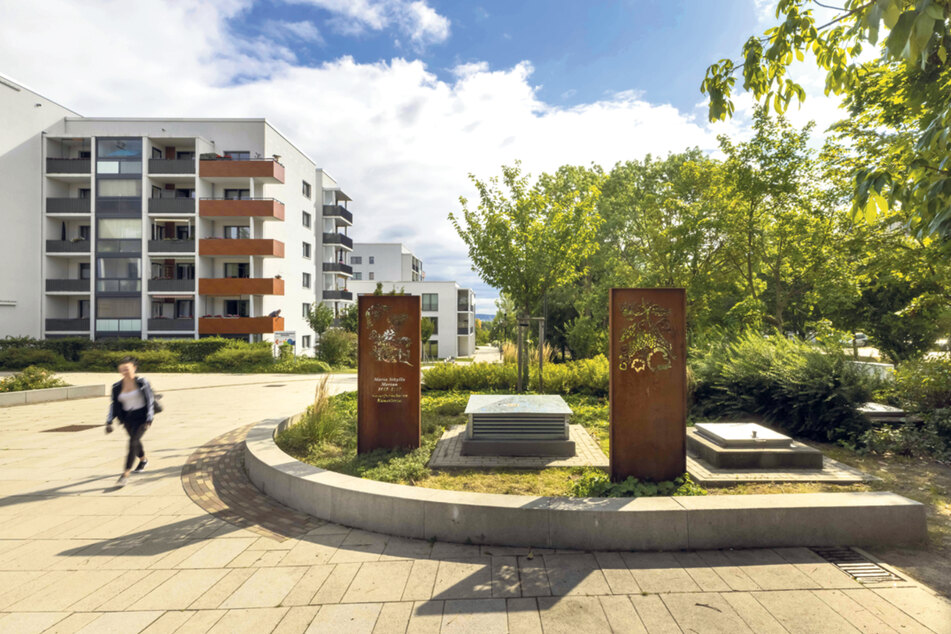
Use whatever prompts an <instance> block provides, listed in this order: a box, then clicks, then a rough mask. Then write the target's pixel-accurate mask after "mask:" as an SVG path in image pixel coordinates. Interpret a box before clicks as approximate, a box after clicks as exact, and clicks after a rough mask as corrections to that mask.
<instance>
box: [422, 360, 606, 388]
mask: <svg viewBox="0 0 951 634" xmlns="http://www.w3.org/2000/svg"><path fill="white" fill-rule="evenodd" d="M542 372H543V379H544V386H543V387H544V388H545V391H546V392H557V393H560V394H591V395H594V396H607V394H608V360H607V359H606V358H605V357H604V355H599V356H597V357H595V358H593V359H581V360H579V361H569V362H567V363H549V364H546V365H545V366H544V369H543V371H542ZM423 382H424V387H425V389H428V390H455V391H464V392H479V391H483V390H507V391H512V392H514V391H515V389H516V387H517V383H518V374H517V371H516V368H515V365H513V364H511V363H506V364H501V363H470V364H466V365H462V364H454V363H438V364H436V365H434V366H433V367H432V368H430V369H429V370H427V371H426V372H424V373H423ZM528 387H529V389H530V390H535V389H538V370H537V369H536V368H529V386H528Z"/></svg>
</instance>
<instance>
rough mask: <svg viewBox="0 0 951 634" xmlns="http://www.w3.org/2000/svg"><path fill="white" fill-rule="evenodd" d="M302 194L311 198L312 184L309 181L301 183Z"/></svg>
mask: <svg viewBox="0 0 951 634" xmlns="http://www.w3.org/2000/svg"><path fill="white" fill-rule="evenodd" d="M301 193H302V194H304V196H306V197H307V198H310V183H308V182H307V181H301Z"/></svg>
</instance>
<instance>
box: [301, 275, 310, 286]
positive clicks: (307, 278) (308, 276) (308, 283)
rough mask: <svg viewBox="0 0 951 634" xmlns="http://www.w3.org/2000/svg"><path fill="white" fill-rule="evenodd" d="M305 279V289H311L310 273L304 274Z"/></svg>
mask: <svg viewBox="0 0 951 634" xmlns="http://www.w3.org/2000/svg"><path fill="white" fill-rule="evenodd" d="M302 277H303V279H302V280H301V281H302V283H303V284H304V288H310V273H304V274H303V276H302Z"/></svg>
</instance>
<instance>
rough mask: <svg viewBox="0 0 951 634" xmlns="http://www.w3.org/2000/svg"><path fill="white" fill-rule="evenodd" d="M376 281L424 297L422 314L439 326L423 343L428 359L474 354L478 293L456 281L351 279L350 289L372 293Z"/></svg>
mask: <svg viewBox="0 0 951 634" xmlns="http://www.w3.org/2000/svg"><path fill="white" fill-rule="evenodd" d="M377 283H379V284H381V285H382V286H383V292H384V293H388V292H390V291H393V290H395V291H397V292H399V291H401V290H402V291H404V292H406V293H408V294H410V295H420V296H421V297H422V304H423V317H428V318H429V319H431V320H432V321H433V323H434V324H435V326H436V330H435V332H433V336H432V337H431V338H430V339H429V341H428V342H427V343H426V344H424V345H423V352H424V354H425V355H426V356H427V357H428V358H430V359H445V358H446V357H468V356H471V355H472V354H473V353H475V293H473V292H472V290H471V289H468V288H460V287H459V285H458V284H456V283H455V282H413V281H390V280H386V281H384V280H372V281H371V280H364V281H356V280H351V281H350V291H351V292H352V293H353V294H354V299H356V297H357V296H359V295H369V294H372V293H373V291H375V290H376V285H377Z"/></svg>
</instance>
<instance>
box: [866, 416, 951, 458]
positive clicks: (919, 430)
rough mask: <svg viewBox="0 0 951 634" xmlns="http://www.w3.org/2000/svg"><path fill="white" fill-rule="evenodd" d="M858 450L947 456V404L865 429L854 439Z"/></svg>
mask: <svg viewBox="0 0 951 634" xmlns="http://www.w3.org/2000/svg"><path fill="white" fill-rule="evenodd" d="M857 444H858V446H859V448H860V451H863V452H868V453H874V454H889V453H890V454H895V455H899V456H911V457H917V458H935V459H937V460H943V461H947V460H949V459H951V407H949V408H944V409H937V410H933V411H932V412H929V413H928V414H926V415H924V416H922V417H921V418H920V419H915V420H911V421H907V422H905V423H902V424H900V425H895V426H892V425H882V426H880V427H877V428H875V429H870V430H868V431H866V432H865V433H864V434H862V435H861V436H860V437H859V442H858V443H857Z"/></svg>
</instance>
